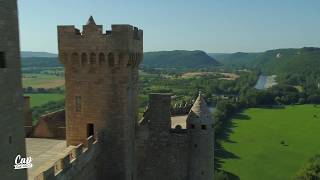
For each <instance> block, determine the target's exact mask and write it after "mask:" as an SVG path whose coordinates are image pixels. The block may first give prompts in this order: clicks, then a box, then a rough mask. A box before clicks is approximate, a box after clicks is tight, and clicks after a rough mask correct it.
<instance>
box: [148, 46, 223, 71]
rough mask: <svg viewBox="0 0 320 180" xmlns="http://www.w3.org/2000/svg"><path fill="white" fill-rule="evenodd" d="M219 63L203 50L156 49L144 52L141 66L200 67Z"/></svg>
mask: <svg viewBox="0 0 320 180" xmlns="http://www.w3.org/2000/svg"><path fill="white" fill-rule="evenodd" d="M217 65H221V64H220V63H219V62H218V61H217V60H215V59H214V58H213V57H210V56H209V55H208V54H207V53H205V52H203V51H199V50H197V51H184V50H175V51H157V52H146V53H144V60H143V63H142V66H144V67H150V68H202V67H210V66H217Z"/></svg>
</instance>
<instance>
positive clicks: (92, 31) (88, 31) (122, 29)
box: [58, 17, 143, 41]
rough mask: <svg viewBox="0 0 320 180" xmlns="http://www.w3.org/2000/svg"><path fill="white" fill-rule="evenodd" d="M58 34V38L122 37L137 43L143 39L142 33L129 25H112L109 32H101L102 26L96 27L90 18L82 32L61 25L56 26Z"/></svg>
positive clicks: (69, 26) (73, 27) (71, 26)
mask: <svg viewBox="0 0 320 180" xmlns="http://www.w3.org/2000/svg"><path fill="white" fill-rule="evenodd" d="M58 34H59V37H60V36H61V37H66V36H70V37H78V38H81V37H86V36H92V35H101V36H106V37H109V38H112V37H116V38H120V37H122V36H123V37H125V38H128V39H133V40H138V41H139V40H142V39H143V31H142V30H141V29H139V28H137V27H134V26H132V25H129V24H113V25H111V30H106V31H105V32H103V26H102V25H96V24H95V22H94V20H93V18H92V17H90V18H89V21H88V23H87V24H86V25H84V26H83V30H82V32H81V31H80V30H79V29H77V28H75V26H73V25H62V26H58Z"/></svg>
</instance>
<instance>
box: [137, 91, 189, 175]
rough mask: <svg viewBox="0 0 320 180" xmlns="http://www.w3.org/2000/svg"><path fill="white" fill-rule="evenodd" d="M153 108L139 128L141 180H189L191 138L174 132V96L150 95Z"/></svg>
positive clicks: (138, 157)
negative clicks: (172, 114)
mask: <svg viewBox="0 0 320 180" xmlns="http://www.w3.org/2000/svg"><path fill="white" fill-rule="evenodd" d="M149 97H150V104H149V109H148V110H147V112H146V114H145V117H144V119H143V120H142V121H141V123H140V124H139V126H138V128H137V136H136V138H137V141H136V151H137V160H138V179H139V180H149V179H153V180H163V179H168V180H186V179H187V168H188V166H187V163H188V146H189V136H188V134H187V132H186V131H184V132H182V131H181V132H180V133H178V132H174V131H172V130H171V125H170V123H171V120H170V102H171V97H170V94H150V96H149Z"/></svg>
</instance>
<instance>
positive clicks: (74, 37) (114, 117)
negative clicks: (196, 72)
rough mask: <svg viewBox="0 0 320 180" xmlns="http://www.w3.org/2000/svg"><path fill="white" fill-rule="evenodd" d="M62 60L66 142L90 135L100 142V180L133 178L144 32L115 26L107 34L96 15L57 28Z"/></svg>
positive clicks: (82, 138)
mask: <svg viewBox="0 0 320 180" xmlns="http://www.w3.org/2000/svg"><path fill="white" fill-rule="evenodd" d="M58 46H59V59H60V61H61V63H63V64H64V66H65V80H66V87H65V88H66V91H65V97H66V104H65V108H66V128H67V130H66V133H67V134H66V137H67V144H68V145H77V144H80V143H85V142H86V138H87V137H89V136H92V135H93V136H95V137H97V136H98V134H99V141H101V142H102V146H103V147H102V149H103V152H102V154H103V156H102V157H101V159H100V158H99V164H98V167H97V168H98V177H97V179H118V180H132V179H135V167H136V166H135V160H134V134H135V132H134V131H135V124H136V110H137V91H138V86H137V85H138V66H139V64H140V63H141V61H142V56H143V31H142V30H139V29H138V28H136V27H133V26H131V25H112V26H111V30H110V31H105V32H103V27H102V26H101V25H96V23H95V21H94V19H93V18H92V17H90V18H89V20H88V23H87V24H86V25H84V26H83V31H82V32H80V30H78V29H76V28H75V27H74V26H58Z"/></svg>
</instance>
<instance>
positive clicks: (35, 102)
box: [24, 93, 64, 107]
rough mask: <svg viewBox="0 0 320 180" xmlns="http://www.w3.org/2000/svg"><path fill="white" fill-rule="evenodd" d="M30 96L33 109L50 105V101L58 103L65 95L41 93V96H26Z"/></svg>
mask: <svg viewBox="0 0 320 180" xmlns="http://www.w3.org/2000/svg"><path fill="white" fill-rule="evenodd" d="M24 95H25V96H30V104H31V107H35V106H41V105H43V104H46V103H48V102H49V101H58V100H62V99H64V95H63V94H52V93H50V94H49V93H39V94H24Z"/></svg>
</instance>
